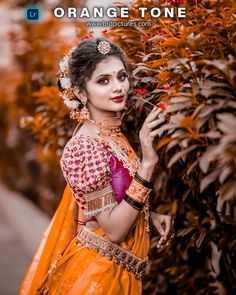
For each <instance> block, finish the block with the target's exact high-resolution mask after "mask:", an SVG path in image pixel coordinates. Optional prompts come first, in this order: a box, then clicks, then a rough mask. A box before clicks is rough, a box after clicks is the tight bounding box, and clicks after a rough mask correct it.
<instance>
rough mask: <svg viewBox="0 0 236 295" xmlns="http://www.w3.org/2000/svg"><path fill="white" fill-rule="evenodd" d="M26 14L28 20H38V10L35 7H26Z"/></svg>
mask: <svg viewBox="0 0 236 295" xmlns="http://www.w3.org/2000/svg"><path fill="white" fill-rule="evenodd" d="M26 16H27V19H28V20H38V19H39V10H38V9H37V8H28V9H27V14H26Z"/></svg>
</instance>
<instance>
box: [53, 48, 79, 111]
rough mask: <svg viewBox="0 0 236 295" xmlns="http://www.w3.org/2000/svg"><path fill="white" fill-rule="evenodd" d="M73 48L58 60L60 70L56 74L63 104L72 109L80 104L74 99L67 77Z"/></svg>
mask: <svg viewBox="0 0 236 295" xmlns="http://www.w3.org/2000/svg"><path fill="white" fill-rule="evenodd" d="M75 48H76V47H72V48H71V49H70V50H69V52H68V53H67V54H65V55H64V57H63V59H62V60H61V61H60V62H59V67H60V72H59V75H58V78H59V81H60V84H61V87H62V88H63V90H62V91H61V92H60V96H61V97H62V99H63V101H64V104H65V105H66V106H67V107H68V108H69V109H72V110H73V109H77V108H78V107H79V105H80V103H79V101H77V100H75V99H74V97H75V95H74V91H73V88H72V85H71V80H70V77H69V59H70V57H71V54H72V52H73V51H74V50H75Z"/></svg>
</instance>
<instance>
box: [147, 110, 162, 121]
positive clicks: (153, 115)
mask: <svg viewBox="0 0 236 295" xmlns="http://www.w3.org/2000/svg"><path fill="white" fill-rule="evenodd" d="M160 112H161V109H158V108H156V109H155V108H153V110H152V111H151V113H150V114H149V115H148V116H147V118H146V120H145V123H149V122H151V121H153V120H154V119H155V118H156V116H157V115H159V114H160Z"/></svg>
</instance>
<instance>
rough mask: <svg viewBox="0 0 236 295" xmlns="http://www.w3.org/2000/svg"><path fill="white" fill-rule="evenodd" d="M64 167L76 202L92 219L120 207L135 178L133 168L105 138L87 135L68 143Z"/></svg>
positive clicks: (62, 166)
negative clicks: (124, 163) (116, 153)
mask: <svg viewBox="0 0 236 295" xmlns="http://www.w3.org/2000/svg"><path fill="white" fill-rule="evenodd" d="M61 168H62V171H63V174H64V176H65V179H66V181H67V183H68V184H69V186H70V187H71V190H72V193H73V196H74V197H75V200H76V202H77V203H78V204H79V206H80V208H81V209H82V210H83V211H84V213H85V215H86V216H87V217H89V218H91V217H92V216H96V215H97V214H98V213H100V212H103V211H104V210H106V209H107V208H114V207H115V206H117V204H119V203H120V202H121V201H122V199H123V197H124V195H125V191H126V190H127V189H128V187H129V185H130V183H131V181H132V176H131V175H130V173H129V170H128V169H127V168H125V167H124V165H123V163H122V161H121V160H118V159H117V157H115V156H114V155H113V153H112V151H111V149H110V147H109V145H108V144H107V143H106V142H105V141H103V140H100V139H98V138H91V137H88V136H85V135H80V136H77V135H76V136H74V137H73V138H71V140H70V141H69V142H68V143H67V145H66V147H65V149H64V152H63V155H62V158H61Z"/></svg>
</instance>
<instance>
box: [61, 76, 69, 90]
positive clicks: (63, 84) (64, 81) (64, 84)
mask: <svg viewBox="0 0 236 295" xmlns="http://www.w3.org/2000/svg"><path fill="white" fill-rule="evenodd" d="M60 83H61V87H63V88H65V89H68V88H70V87H71V81H70V78H69V77H66V78H60Z"/></svg>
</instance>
